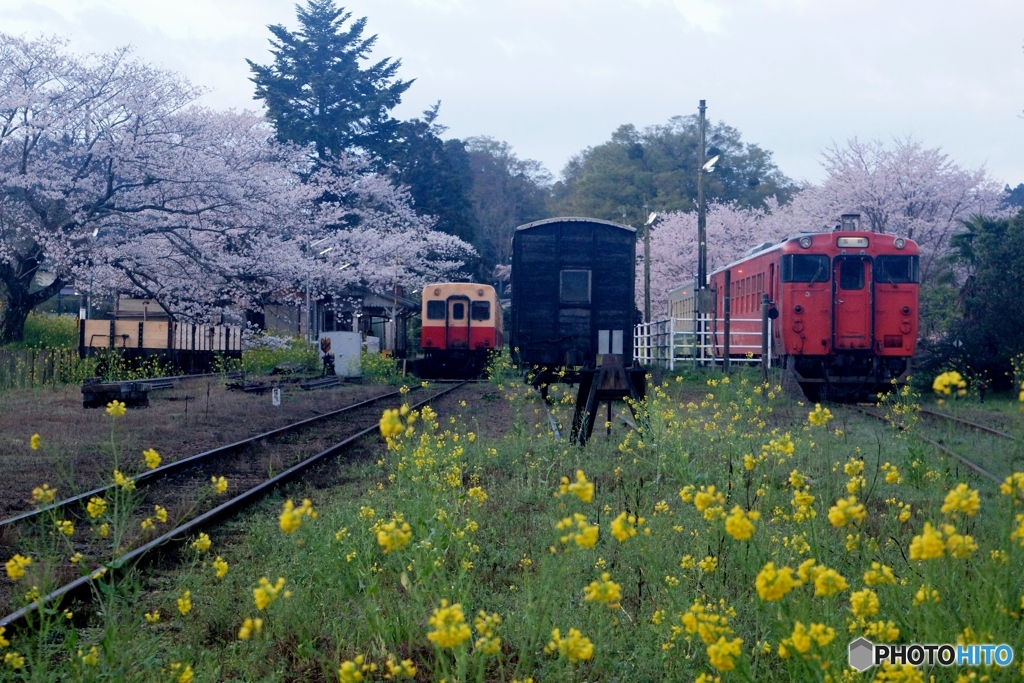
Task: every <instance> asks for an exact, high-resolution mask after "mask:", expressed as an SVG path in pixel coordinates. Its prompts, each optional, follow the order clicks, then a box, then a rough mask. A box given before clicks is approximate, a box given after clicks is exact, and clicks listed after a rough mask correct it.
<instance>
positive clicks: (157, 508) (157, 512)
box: [153, 505, 167, 524]
mask: <svg viewBox="0 0 1024 683" xmlns="http://www.w3.org/2000/svg"><path fill="white" fill-rule="evenodd" d="M153 516H154V517H156V520H157V521H158V522H160V523H161V524H166V523H167V508H165V507H164V506H162V505H154V506H153Z"/></svg>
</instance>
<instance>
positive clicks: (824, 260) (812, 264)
mask: <svg viewBox="0 0 1024 683" xmlns="http://www.w3.org/2000/svg"><path fill="white" fill-rule="evenodd" d="M828 271H829V263H828V256H826V255H824V254H784V255H783V257H782V281H783V282H828V280H829V273H828Z"/></svg>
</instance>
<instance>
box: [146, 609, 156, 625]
mask: <svg viewBox="0 0 1024 683" xmlns="http://www.w3.org/2000/svg"><path fill="white" fill-rule="evenodd" d="M142 616H143V617H145V619H146V621H147V622H148V623H150V624H155V623H157V622H158V621H160V610H153V611H152V612H146V613H145V614H143V615H142Z"/></svg>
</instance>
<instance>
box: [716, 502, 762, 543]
mask: <svg viewBox="0 0 1024 683" xmlns="http://www.w3.org/2000/svg"><path fill="white" fill-rule="evenodd" d="M760 517H761V513H759V512H758V511H757V510H751V511H750V512H744V511H743V508H741V507H740V506H739V505H737V506H736V507H734V508H733V509H732V511H731V512H730V513H729V516H728V517H726V518H725V530H726V532H727V533H728V534H729V535H730V536H732V537H733V538H735V539H736V540H737V541H746V540H748V539H749V538H750V537H751V536H753V535H754V521H755V520H757V519H759V518H760Z"/></svg>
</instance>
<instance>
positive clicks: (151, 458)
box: [142, 448, 161, 470]
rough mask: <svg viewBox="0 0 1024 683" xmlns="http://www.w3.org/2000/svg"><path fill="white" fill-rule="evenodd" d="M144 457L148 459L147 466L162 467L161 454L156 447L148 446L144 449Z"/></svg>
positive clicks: (150, 467) (153, 468) (152, 467)
mask: <svg viewBox="0 0 1024 683" xmlns="http://www.w3.org/2000/svg"><path fill="white" fill-rule="evenodd" d="M142 458H143V459H144V460H145V461H146V467H148V468H149V469H151V470H155V469H156V468H157V467H160V460H161V458H160V454H159V453H157V452H156V451H155V450H154V449H152V448H147V449H146V450H144V451H142Z"/></svg>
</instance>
